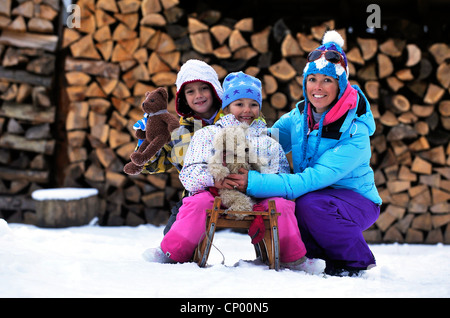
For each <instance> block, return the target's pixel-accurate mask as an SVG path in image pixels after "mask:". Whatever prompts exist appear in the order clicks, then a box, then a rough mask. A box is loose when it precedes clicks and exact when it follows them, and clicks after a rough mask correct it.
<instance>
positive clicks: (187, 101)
mask: <svg viewBox="0 0 450 318" xmlns="http://www.w3.org/2000/svg"><path fill="white" fill-rule="evenodd" d="M176 87H177V94H176V97H175V109H176V111H177V113H178V115H180V128H178V129H177V130H176V131H174V132H172V140H171V141H170V142H169V143H167V144H166V145H164V146H163V147H162V148H161V149H160V150H159V151H158V152H157V153H156V154H155V155H154V156H153V157H152V158H151V159H150V160H149V162H147V163H146V164H145V165H144V168H143V170H142V173H143V174H156V173H164V172H167V171H168V170H169V169H171V168H172V167H175V168H176V169H177V171H178V172H180V171H181V169H182V168H183V163H184V156H185V155H186V151H187V149H188V146H189V142H190V141H191V137H192V136H193V135H194V132H195V131H196V130H200V129H201V128H202V127H204V126H207V125H211V124H214V123H215V122H216V121H217V120H218V119H219V118H220V116H221V115H222V109H221V105H222V94H223V89H222V86H221V85H220V82H219V79H218V76H217V73H216V71H215V70H214V69H213V68H212V67H211V66H210V65H208V64H207V63H205V62H203V61H200V60H196V59H191V60H188V61H187V62H186V63H184V64H183V65H182V66H181V68H180V71H179V72H178V74H177V80H176ZM145 125H146V118H145V117H144V118H143V119H141V120H139V121H138V122H137V123H136V124H134V126H133V128H134V129H136V130H137V129H141V130H145ZM141 142H142V141H139V142H138V147H139V145H140V144H141ZM184 195H188V194H187V193H186V192H185V193H184ZM180 206H181V201H180V202H178V203H177V204H176V205H175V206H174V207H173V208H172V211H171V213H172V214H171V216H170V218H169V221H168V223H167V225H166V228H165V229H164V234H165V233H167V232H168V231H169V229H170V227H171V225H172V224H173V222H174V221H175V218H176V215H177V213H178V209H179V207H180Z"/></svg>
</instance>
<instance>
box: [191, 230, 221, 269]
mask: <svg viewBox="0 0 450 318" xmlns="http://www.w3.org/2000/svg"><path fill="white" fill-rule="evenodd" d="M204 237H206V240H207V241H208V244H211V245H212V246H214V248H215V249H216V250H218V251H219V253H220V255H222V262H221V264H222V265H225V255H223V253H222V251H221V250H220V249H219V248H218V247H217V246H215V245H214V243H213V242H212V241H211V239H210V238H209V235H208V233H206V231H205V232H204ZM202 240H203V237H202V238H201V239H200V240H199V241H198V243H197V255H198V257H199V258H202V255H200V244H201V243H202ZM205 265H206V264H205Z"/></svg>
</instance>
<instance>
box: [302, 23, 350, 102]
mask: <svg viewBox="0 0 450 318" xmlns="http://www.w3.org/2000/svg"><path fill="white" fill-rule="evenodd" d="M343 46H344V39H343V38H342V36H341V35H340V34H339V33H338V32H337V31H335V30H331V31H327V32H326V33H325V35H324V36H323V40H322V45H321V46H319V47H318V48H317V49H315V51H324V52H325V51H328V50H331V51H336V52H339V53H340V54H341V56H342V59H343V63H342V64H344V65H345V67H344V66H343V65H342V64H341V63H337V64H334V63H332V62H329V61H327V60H326V59H325V56H324V55H322V56H321V57H320V58H319V59H317V60H315V61H311V62H308V63H307V64H306V66H305V68H304V70H303V96H305V98H306V96H307V95H306V77H307V76H308V75H310V74H323V75H327V76H331V77H333V78H335V79H337V80H338V82H339V95H338V98H341V96H342V94H343V93H344V91H345V89H346V88H347V85H348V62H347V57H346V56H345V53H344V50H343V49H342V47H343Z"/></svg>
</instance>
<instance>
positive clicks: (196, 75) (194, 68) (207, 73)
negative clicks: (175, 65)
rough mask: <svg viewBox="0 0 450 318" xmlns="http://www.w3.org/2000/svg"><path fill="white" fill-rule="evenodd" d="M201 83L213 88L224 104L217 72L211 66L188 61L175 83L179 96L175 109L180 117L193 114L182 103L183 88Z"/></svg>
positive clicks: (182, 67)
mask: <svg viewBox="0 0 450 318" xmlns="http://www.w3.org/2000/svg"><path fill="white" fill-rule="evenodd" d="M196 81H201V82H204V83H207V84H210V86H211V87H212V88H213V90H214V93H215V96H216V97H217V98H218V99H219V102H220V103H221V102H222V95H223V89H222V86H221V85H220V82H219V77H218V76H217V73H216V71H215V70H214V68H212V67H211V66H210V65H209V64H207V63H205V62H203V61H200V60H196V59H191V60H188V61H186V63H184V64H183V65H182V66H181V68H180V71H179V72H178V74H177V80H176V82H175V84H176V86H177V96H176V98H175V107H176V110H177V113H178V114H179V115H182V116H183V115H187V114H190V113H192V110H191V109H190V107H189V106H188V105H186V104H184V103H180V99H181V98H180V97H181V96H180V93H181V92H183V87H184V85H186V84H187V83H192V82H196Z"/></svg>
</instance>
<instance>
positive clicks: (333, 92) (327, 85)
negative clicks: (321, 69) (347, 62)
mask: <svg viewBox="0 0 450 318" xmlns="http://www.w3.org/2000/svg"><path fill="white" fill-rule="evenodd" d="M338 92H339V84H338V81H337V79H335V78H334V77H331V76H326V75H323V74H310V75H308V77H307V78H306V95H307V97H308V100H309V102H310V103H311V104H313V106H314V107H315V108H316V112H318V113H323V112H324V111H326V110H327V109H328V107H329V106H330V104H331V103H332V102H333V101H334V100H335V98H336V96H337V95H338Z"/></svg>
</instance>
